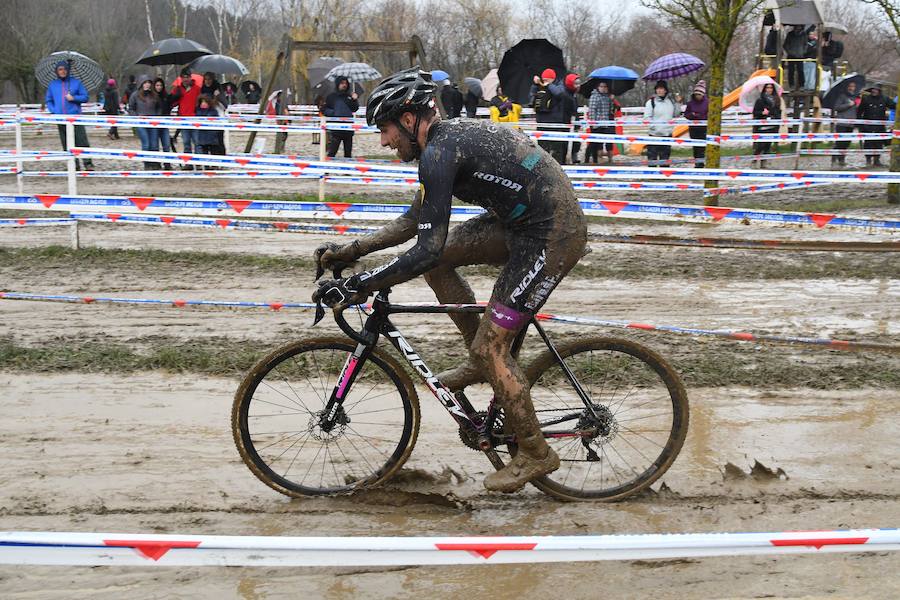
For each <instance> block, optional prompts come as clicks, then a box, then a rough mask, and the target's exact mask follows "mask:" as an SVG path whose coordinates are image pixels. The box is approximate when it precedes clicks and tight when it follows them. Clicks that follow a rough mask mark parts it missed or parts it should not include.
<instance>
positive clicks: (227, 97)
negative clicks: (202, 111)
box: [219, 81, 237, 108]
mask: <svg viewBox="0 0 900 600" xmlns="http://www.w3.org/2000/svg"><path fill="white" fill-rule="evenodd" d="M221 90H222V94H221V95H220V96H219V104H221V105H222V106H223V107H225V108H228V107H229V106H231V105H232V104H234V101H235V100H236V99H237V86H236V85H234V84H233V83H232V82H230V81H226V82H225V83H224V84H223V85H222V87H221Z"/></svg>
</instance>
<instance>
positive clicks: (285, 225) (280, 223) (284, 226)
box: [272, 221, 291, 231]
mask: <svg viewBox="0 0 900 600" xmlns="http://www.w3.org/2000/svg"><path fill="white" fill-rule="evenodd" d="M290 226H291V224H290V223H285V222H284V221H276V222H275V223H272V227H274V228H275V229H277V230H278V231H287V229H288V227H290Z"/></svg>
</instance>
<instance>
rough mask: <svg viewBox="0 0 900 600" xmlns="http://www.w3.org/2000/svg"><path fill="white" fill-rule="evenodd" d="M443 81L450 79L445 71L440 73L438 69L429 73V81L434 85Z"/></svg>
mask: <svg viewBox="0 0 900 600" xmlns="http://www.w3.org/2000/svg"><path fill="white" fill-rule="evenodd" d="M445 79H450V73H448V72H447V71H441V70H440V69H435V70H434V71H432V72H431V80H432V81H433V82H435V83H440V82H442V81H444V80H445Z"/></svg>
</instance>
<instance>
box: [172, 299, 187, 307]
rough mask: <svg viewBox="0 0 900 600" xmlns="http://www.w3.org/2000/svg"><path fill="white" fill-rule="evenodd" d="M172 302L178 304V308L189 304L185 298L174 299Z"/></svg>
mask: <svg viewBox="0 0 900 600" xmlns="http://www.w3.org/2000/svg"><path fill="white" fill-rule="evenodd" d="M172 304H174V305H175V306H177V307H178V308H181V307H182V306H184V305H185V304H187V302H185V301H184V300H173V301H172Z"/></svg>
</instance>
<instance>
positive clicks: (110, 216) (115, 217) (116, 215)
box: [106, 213, 122, 223]
mask: <svg viewBox="0 0 900 600" xmlns="http://www.w3.org/2000/svg"><path fill="white" fill-rule="evenodd" d="M106 218H108V219H109V220H110V221H112V222H113V223H115V222H116V221H118V220H119V219H120V218H122V215H120V214H119V213H106Z"/></svg>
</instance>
